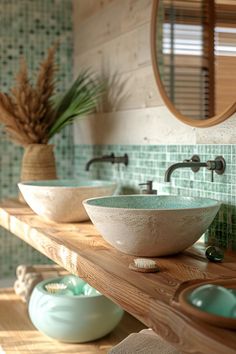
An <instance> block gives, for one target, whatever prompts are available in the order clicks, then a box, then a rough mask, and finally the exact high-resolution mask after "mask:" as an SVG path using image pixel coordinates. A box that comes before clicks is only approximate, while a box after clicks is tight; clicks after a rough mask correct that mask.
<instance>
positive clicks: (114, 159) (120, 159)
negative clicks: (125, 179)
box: [85, 153, 129, 171]
mask: <svg viewBox="0 0 236 354" xmlns="http://www.w3.org/2000/svg"><path fill="white" fill-rule="evenodd" d="M128 161H129V160H128V155H127V154H124V156H115V154H113V153H112V154H110V155H104V156H101V157H94V158H92V159H91V160H89V161H88V162H87V163H86V165H85V171H89V168H90V166H91V165H92V164H93V163H96V162H111V163H112V164H113V163H123V164H125V166H127V165H128Z"/></svg>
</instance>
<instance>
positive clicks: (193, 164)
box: [165, 155, 226, 182]
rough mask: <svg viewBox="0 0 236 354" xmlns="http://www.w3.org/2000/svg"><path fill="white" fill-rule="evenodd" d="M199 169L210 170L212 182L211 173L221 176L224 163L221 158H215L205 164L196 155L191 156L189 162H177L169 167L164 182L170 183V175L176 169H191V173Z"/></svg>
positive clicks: (224, 166)
mask: <svg viewBox="0 0 236 354" xmlns="http://www.w3.org/2000/svg"><path fill="white" fill-rule="evenodd" d="M200 167H206V168H207V169H208V170H210V171H211V172H212V173H211V181H212V182H213V172H214V171H215V172H216V173H217V174H218V175H222V174H223V173H224V171H225V168H226V162H225V159H224V158H223V156H217V157H216V158H215V160H208V161H207V162H200V158H199V156H198V155H193V156H192V158H191V159H190V160H184V161H183V162H177V163H174V164H173V165H171V166H170V167H169V168H168V169H167V170H166V173H165V182H170V178H171V175H172V173H173V172H174V171H175V170H176V169H178V168H191V169H192V171H193V172H198V171H199V169H200Z"/></svg>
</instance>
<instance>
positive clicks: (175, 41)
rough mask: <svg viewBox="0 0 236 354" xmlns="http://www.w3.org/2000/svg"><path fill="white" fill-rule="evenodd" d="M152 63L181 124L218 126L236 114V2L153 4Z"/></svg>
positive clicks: (162, 0)
mask: <svg viewBox="0 0 236 354" xmlns="http://www.w3.org/2000/svg"><path fill="white" fill-rule="evenodd" d="M151 26H152V28H151V49H152V64H153V69H154V74H155V77H156V81H157V84H158V87H159V90H160V94H161V96H162V98H163V100H164V102H165V103H166V105H167V106H168V108H169V109H170V110H171V112H172V113H173V114H174V115H175V116H176V117H177V118H178V119H180V120H181V121H183V122H184V123H187V124H189V125H192V126H195V127H208V126H211V125H215V124H218V123H220V122H222V121H223V120H225V119H226V118H228V117H230V116H231V115H232V114H233V113H234V112H236V0H153V9H152V24H151Z"/></svg>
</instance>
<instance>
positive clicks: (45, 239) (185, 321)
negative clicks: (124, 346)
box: [0, 200, 236, 354]
mask: <svg viewBox="0 0 236 354" xmlns="http://www.w3.org/2000/svg"><path fill="white" fill-rule="evenodd" d="M0 225H1V226H2V227H4V228H5V229H7V230H9V231H11V233H13V234H14V235H16V236H18V237H20V238H21V239H22V240H24V241H26V242H27V243H28V244H30V245H31V246H32V247H34V248H36V249H37V250H38V251H40V252H41V253H43V254H45V255H46V256H48V257H49V258H51V259H52V260H54V261H55V262H56V263H58V264H60V265H61V266H63V267H64V268H65V269H67V270H68V271H70V272H71V273H74V274H77V275H79V276H80V277H82V278H83V279H85V280H86V281H87V282H88V283H90V284H91V285H92V286H94V287H95V288H97V289H98V290H99V291H101V292H102V293H103V294H105V295H106V296H108V297H109V298H111V299H112V300H113V301H114V302H116V303H118V304H119V305H120V306H122V307H123V308H124V309H125V310H126V311H128V312H129V313H131V314H132V315H134V316H135V317H136V318H137V319H139V320H140V321H142V322H143V323H144V324H145V325H146V326H148V327H151V328H153V329H154V330H155V331H156V332H157V333H158V334H159V335H161V336H162V337H163V338H164V339H166V340H167V341H168V342H170V343H172V344H173V345H174V346H175V347H176V348H178V349H179V350H181V351H182V352H183V353H192V354H193V353H196V354H197V353H198V354H199V353H204V354H208V353H209V354H218V353H219V354H221V353H222V354H233V353H234V354H235V353H236V331H230V330H226V329H221V328H218V327H216V326H211V325H208V324H205V323H204V322H202V321H200V320H196V319H195V318H191V317H190V316H188V315H185V314H184V313H183V312H182V311H180V309H178V308H177V307H176V306H173V303H172V299H173V298H174V296H175V293H176V291H177V290H178V289H179V287H183V285H184V284H185V282H189V281H192V280H195V279H202V280H206V279H217V278H222V277H223V278H225V277H231V278H235V281H236V256H235V255H234V254H227V255H226V257H225V260H224V262H223V263H222V264H216V263H210V262H208V261H207V260H206V258H205V257H204V246H203V245H201V244H199V245H196V246H194V247H192V248H190V249H188V250H187V251H185V252H184V253H181V254H179V255H177V256H173V257H163V258H158V264H159V266H160V269H161V271H160V272H159V273H149V274H144V273H137V272H134V271H132V270H130V269H129V268H128V265H129V263H131V262H132V260H133V258H134V257H132V256H128V255H125V254H122V253H120V252H119V251H116V250H115V249H114V248H112V247H111V246H109V245H108V244H107V243H106V242H105V241H104V240H103V239H102V237H101V236H100V235H99V234H98V232H97V231H96V229H95V227H94V226H93V225H92V224H91V223H90V222H83V223H78V224H57V223H52V222H45V221H43V220H42V219H41V218H40V217H38V216H36V215H35V214H34V213H33V212H32V211H31V210H30V209H29V208H28V207H27V206H25V205H22V204H20V203H19V202H18V201H14V200H12V201H10V200H9V201H5V202H2V203H1V204H0Z"/></svg>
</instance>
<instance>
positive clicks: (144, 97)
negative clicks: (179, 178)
mask: <svg viewBox="0 0 236 354" xmlns="http://www.w3.org/2000/svg"><path fill="white" fill-rule="evenodd" d="M151 7H152V1H151V0H74V9H73V17H74V18H73V21H74V76H75V77H76V76H77V73H78V72H79V70H80V69H81V68H88V67H90V68H92V69H93V70H95V71H96V72H98V73H99V74H100V75H102V76H104V77H107V78H109V90H108V94H107V95H106V98H105V100H104V105H103V107H102V110H101V112H99V113H97V114H95V115H93V116H90V117H88V119H85V120H82V121H79V122H78V123H76V124H75V127H74V138H75V143H76V144H84V143H85V144H196V143H205V144H208V143H216V144H217V143H221V144H225V143H236V129H235V128H236V115H234V116H233V117H231V118H230V119H228V120H227V121H226V122H224V123H222V124H220V125H218V126H215V127H213V128H205V129H196V128H193V127H190V126H188V125H185V124H182V123H181V122H180V121H178V120H177V119H176V118H175V117H173V116H172V114H171V113H170V112H169V111H168V110H167V109H166V107H165V106H164V103H163V101H162V99H161V97H160V95H159V92H158V89H157V86H156V82H155V79H154V75H153V71H152V66H151V56H150V17H151ZM234 130H235V132H234Z"/></svg>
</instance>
